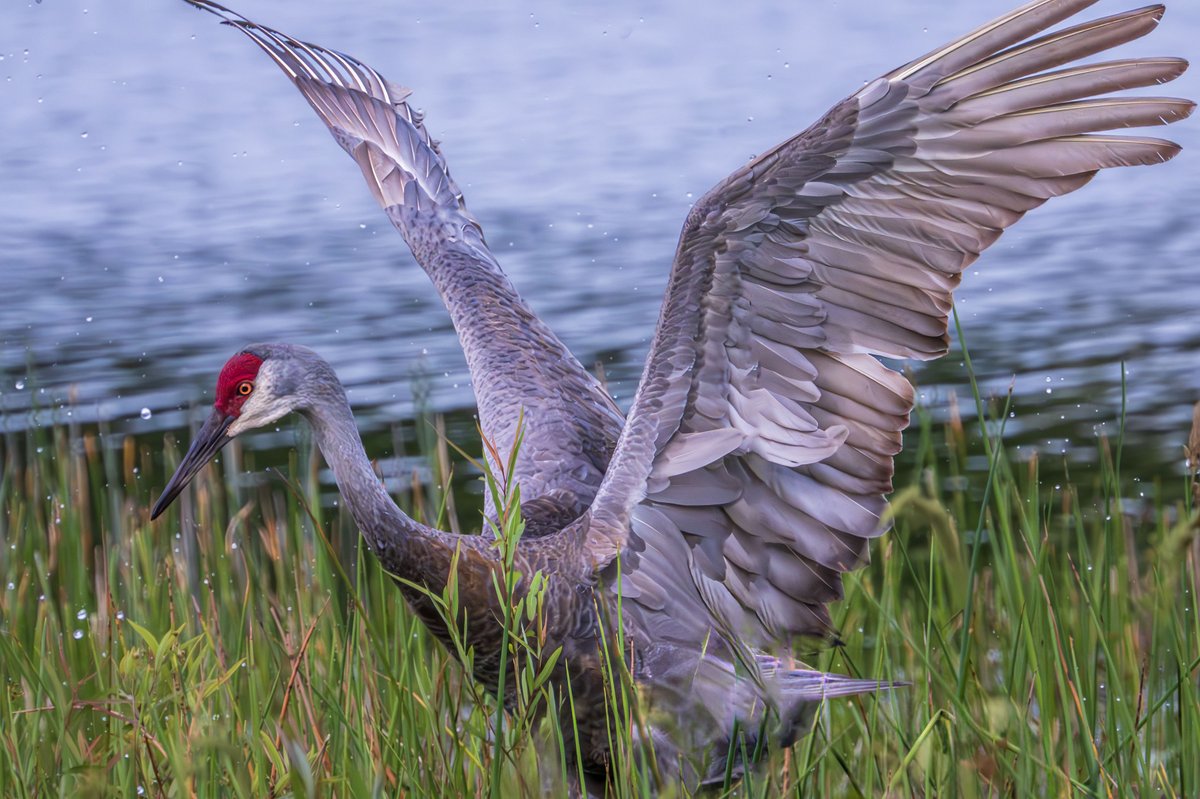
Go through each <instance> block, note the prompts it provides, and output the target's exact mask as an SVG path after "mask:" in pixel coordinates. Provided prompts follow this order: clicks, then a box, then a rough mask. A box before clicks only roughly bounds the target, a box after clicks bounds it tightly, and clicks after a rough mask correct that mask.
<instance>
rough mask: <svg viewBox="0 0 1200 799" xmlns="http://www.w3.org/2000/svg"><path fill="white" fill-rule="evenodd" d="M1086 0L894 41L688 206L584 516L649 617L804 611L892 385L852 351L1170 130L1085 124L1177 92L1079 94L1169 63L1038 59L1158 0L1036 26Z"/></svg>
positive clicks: (892, 450)
mask: <svg viewBox="0 0 1200 799" xmlns="http://www.w3.org/2000/svg"><path fill="white" fill-rule="evenodd" d="M1090 4H1091V2H1090V0H1037V2H1033V3H1030V4H1028V5H1026V6H1024V7H1023V8H1020V9H1018V10H1016V11H1014V12H1012V13H1011V14H1009V15H1007V16H1005V17H1002V18H1001V19H999V20H996V21H995V22H992V23H990V24H988V25H986V26H984V27H982V28H980V29H979V30H977V31H975V32H974V33H972V34H969V35H968V36H965V37H963V38H962V39H959V40H958V41H956V42H953V43H951V44H949V45H947V46H945V47H943V48H940V49H938V50H936V51H934V52H932V53H930V54H928V55H926V56H924V57H922V58H919V59H917V60H916V61H913V62H912V63H910V64H908V65H906V66H904V67H902V68H900V69H898V70H896V71H894V72H892V73H890V74H888V75H886V76H884V77H882V78H880V79H878V80H876V81H874V82H872V83H870V84H868V85H867V86H865V87H864V88H863V89H862V90H861V91H859V92H858V93H856V94H854V95H853V96H851V97H849V98H847V99H846V100H843V101H842V102H840V103H838V104H837V105H835V106H834V107H833V108H832V109H831V110H830V111H829V112H828V113H827V114H826V115H825V116H824V117H823V118H822V119H821V120H820V121H819V122H817V123H816V124H815V125H813V126H812V127H811V128H809V129H808V130H806V131H804V132H803V133H801V134H799V135H798V136H796V137H794V138H792V139H790V140H788V141H786V142H784V143H782V144H780V145H779V146H778V147H776V148H774V149H773V150H771V151H769V152H768V153H766V154H764V155H762V156H760V157H759V158H757V159H756V160H754V161H753V162H751V163H750V164H748V165H747V166H745V167H743V168H742V169H739V170H738V171H736V172H735V173H733V174H732V175H731V176H729V178H727V179H726V180H725V181H723V182H722V183H721V184H720V185H718V186H717V187H716V188H714V189H713V190H712V191H711V192H709V193H708V194H707V195H705V196H704V198H703V199H701V200H700V201H699V202H698V203H697V204H696V206H695V207H694V209H693V210H692V212H691V214H690V215H689V216H688V219H687V221H686V223H685V225H684V228H683V232H682V234H681V237H680V241H679V246H678V250H677V252H676V256H675V263H674V265H673V267H672V271H671V275H670V279H669V281H668V288H667V292H666V298H665V301H664V304H663V308H662V313H661V317H660V320H659V326H658V329H657V333H656V335H655V338H654V341H653V343H652V346H651V351H650V355H649V357H648V359H647V362H646V366H645V371H644V373H643V377H642V382H641V384H640V386H639V389H638V393H637V395H636V397H635V400H634V403H633V408H632V410H631V412H630V415H629V418H628V421H627V423H626V427H625V431H624V434H623V436H622V438H621V439H620V441H619V443H618V447H617V451H616V454H615V456H614V458H613V460H612V462H611V464H610V466H609V469H608V472H607V473H606V475H605V479H604V482H603V484H602V486H601V489H600V493H599V494H598V495H597V497H596V500H595V502H594V503H593V505H592V508H591V513H590V517H589V527H588V532H587V538H586V548H587V552H588V555H589V557H590V558H591V563H592V565H593V567H594V568H596V569H597V570H601V571H602V570H604V569H605V568H606V567H608V568H609V572H608V576H610V577H612V579H616V576H615V574H616V568H615V566H612V567H610V566H609V564H611V563H613V562H614V560H615V558H616V556H617V555H621V559H620V577H619V583H620V584H619V589H620V590H621V591H622V593H623V594H624V596H625V597H626V598H627V599H629V600H630V601H629V602H626V604H625V605H624V607H625V608H626V609H627V612H630V613H633V614H636V615H637V617H638V618H639V619H640V621H641V623H642V624H644V625H645V626H646V627H647V628H648V632H649V633H650V634H651V635H652V636H653V637H654V638H655V640H666V641H672V642H675V643H681V644H690V645H693V646H703V645H707V644H706V643H705V642H707V641H708V640H709V637H710V636H711V634H712V633H713V632H714V631H715V632H717V633H719V634H722V635H723V636H724V638H725V639H726V641H727V642H730V643H734V642H741V643H744V644H746V645H749V646H752V647H770V646H772V645H778V643H779V642H781V641H782V642H786V641H788V640H790V639H792V638H793V637H794V636H798V635H825V634H827V633H828V622H829V619H828V615H827V611H826V607H825V604H826V603H828V602H830V601H832V600H835V599H837V598H839V597H840V595H841V579H840V575H841V574H842V573H843V572H846V571H848V570H850V569H854V568H856V567H858V566H860V565H861V564H863V563H864V562H865V560H866V558H867V544H868V541H869V539H870V538H872V537H874V536H877V535H879V534H881V533H882V532H883V531H884V529H885V526H886V525H885V523H884V522H883V521H881V518H882V516H883V512H884V510H885V508H886V501H885V499H884V495H885V494H886V493H887V492H888V491H890V489H891V478H892V469H893V466H892V459H893V456H894V455H895V454H896V453H897V452H898V451H899V450H900V445H901V440H900V433H901V430H902V429H903V428H904V427H905V426H906V424H907V421H908V414H909V411H910V410H911V408H912V404H913V394H912V388H911V386H910V385H909V383H908V382H907V381H906V380H905V379H904V378H903V377H902V376H901V375H899V374H897V373H896V372H894V371H892V370H890V369H888V368H886V367H885V366H884V365H883V364H882V363H881V362H880V361H879V360H877V359H876V357H875V356H886V357H890V358H918V359H929V358H936V357H938V356H940V355H942V354H944V353H945V352H946V350H947V347H948V335H947V328H948V314H949V312H950V309H951V293H952V291H953V290H954V288H955V287H956V286H957V285H958V282H959V280H960V278H961V275H962V271H963V269H964V268H965V267H966V266H967V265H968V264H970V263H971V262H972V261H973V260H974V259H975V258H976V257H977V256H978V255H979V253H980V252H981V251H982V250H984V249H985V248H986V247H988V246H989V245H990V244H992V243H993V242H994V241H995V240H996V239H997V237H999V235H1000V234H1001V233H1002V232H1003V231H1004V229H1005V228H1007V227H1008V226H1009V225H1011V224H1013V223H1014V222H1016V221H1017V220H1018V219H1020V218H1021V216H1022V215H1023V214H1024V213H1025V212H1027V211H1028V210H1030V209H1031V208H1034V207H1036V206H1038V205H1040V204H1041V203H1042V202H1044V201H1045V200H1046V199H1047V198H1049V197H1054V196H1057V195H1060V194H1065V193H1067V192H1070V191H1074V190H1075V189H1078V188H1079V187H1081V186H1082V185H1084V184H1085V183H1086V182H1087V181H1088V180H1090V179H1091V178H1092V176H1093V175H1094V174H1095V173H1096V172H1097V171H1098V170H1100V169H1104V168H1107V167H1113V166H1128V165H1134V164H1152V163H1157V162H1159V161H1165V160H1167V159H1169V158H1171V157H1172V156H1174V155H1175V154H1176V152H1177V151H1178V148H1177V147H1176V145H1174V144H1172V143H1170V142H1166V141H1161V140H1157V139H1151V138H1143V137H1137V136H1122V135H1113V134H1110V133H1103V134H1098V133H1097V132H1101V131H1112V130H1118V129H1121V128H1127V127H1133V126H1144V125H1159V124H1166V123H1170V122H1174V121H1176V120H1179V119H1182V118H1184V117H1185V116H1187V115H1188V114H1189V113H1190V112H1191V110H1192V108H1193V104H1192V103H1190V102H1187V101H1184V100H1177V99H1170V98H1154V97H1118V98H1114V97H1108V96H1098V95H1104V94H1105V93H1107V92H1111V91H1115V90H1121V89H1127V88H1134V87H1143V86H1151V85H1154V84H1159V83H1165V82H1167V81H1169V80H1171V79H1173V78H1175V77H1177V76H1178V75H1179V74H1181V73H1182V72H1183V70H1184V69H1185V68H1186V66H1187V65H1186V62H1184V61H1182V60H1179V59H1172V58H1153V59H1136V60H1124V61H1111V62H1105V63H1094V64H1086V65H1071V66H1068V67H1066V68H1065V69H1057V68H1058V67H1061V66H1063V65H1065V64H1072V62H1075V61H1077V60H1079V59H1081V58H1085V57H1088V56H1091V55H1093V54H1096V53H1099V52H1101V51H1103V50H1106V49H1108V48H1110V47H1113V46H1115V45H1117V44H1120V43H1123V42H1126V41H1129V40H1131V39H1135V38H1137V37H1139V36H1142V35H1143V34H1145V33H1147V32H1148V31H1150V30H1151V29H1153V27H1154V26H1155V25H1156V24H1157V22H1158V19H1159V18H1160V16H1161V14H1162V7H1161V6H1153V7H1149V8H1144V9H1139V10H1136V11H1130V12H1127V13H1124V14H1118V15H1116V16H1112V17H1108V18H1105V19H1100V20H1095V21H1092V22H1087V23H1084V24H1081V25H1076V26H1074V27H1069V28H1065V29H1063V30H1059V31H1056V32H1052V33H1048V34H1044V35H1039V34H1042V31H1044V30H1045V29H1047V28H1048V27H1050V26H1053V25H1055V24H1057V23H1059V22H1061V21H1063V20H1065V19H1066V18H1068V17H1070V16H1071V15H1073V14H1075V13H1077V12H1078V11H1080V10H1081V9H1083V8H1085V7H1086V6H1088V5H1090ZM1034 36H1037V37H1038V38H1032V39H1031V38H1030V37H1034ZM1054 70H1056V71H1054ZM735 645H737V644H736V643H735Z"/></svg>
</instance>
